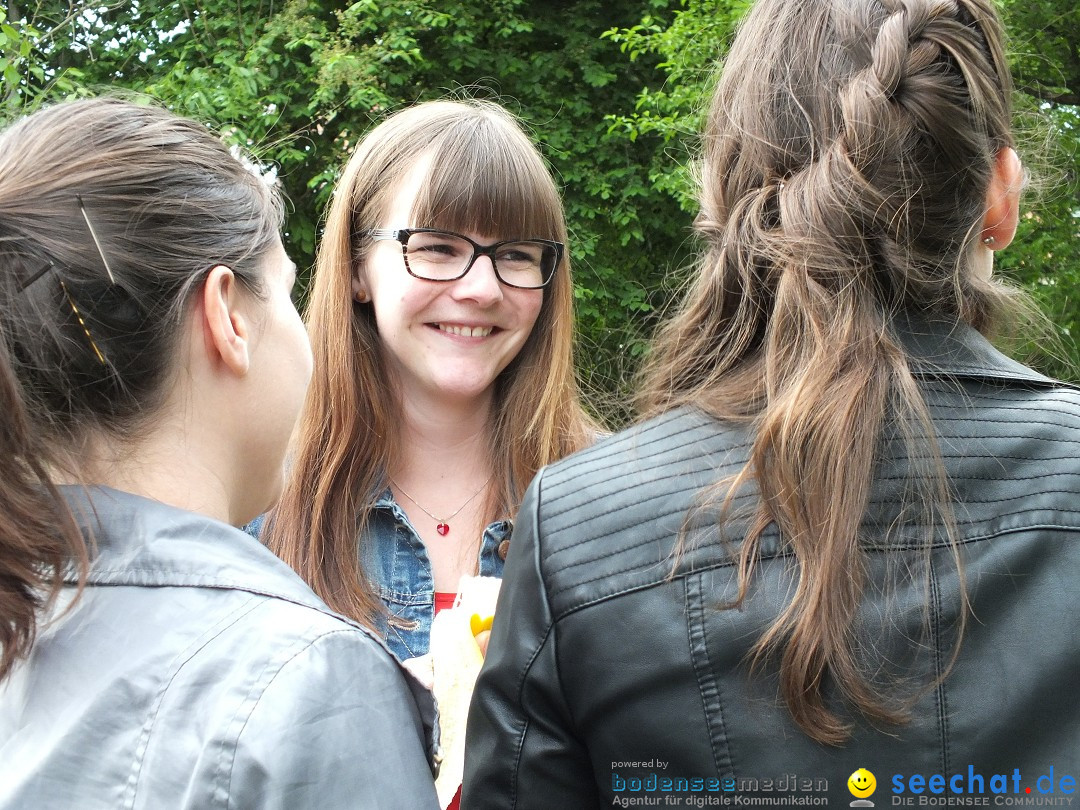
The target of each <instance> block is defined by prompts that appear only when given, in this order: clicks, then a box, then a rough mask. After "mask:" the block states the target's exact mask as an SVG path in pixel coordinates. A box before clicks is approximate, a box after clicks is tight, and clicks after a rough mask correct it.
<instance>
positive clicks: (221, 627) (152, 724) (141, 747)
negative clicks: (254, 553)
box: [127, 596, 261, 807]
mask: <svg viewBox="0 0 1080 810" xmlns="http://www.w3.org/2000/svg"><path fill="white" fill-rule="evenodd" d="M260 601H261V600H260V599H259V598H258V597H254V596H253V597H251V598H249V599H248V600H247V601H245V602H243V603H242V604H241V605H239V606H238V607H237V609H236V610H235V611H234V612H232V613H230V614H228V615H226V616H223V617H222V618H221V619H220V620H219V621H218V622H217V623H216V624H215V625H214V626H213V627H212V628H208V629H207V631H206V633H205V634H204V635H202V636H200V637H199V638H198V639H197V640H195V641H193V642H192V643H191V644H189V645H188V646H187V648H186V649H184V650H182V651H181V652H179V653H177V655H176V656H175V657H174V658H173V662H174V663H176V662H179V663H176V665H175V668H171V674H170V675H169V678H168V680H167V681H166V682H165V684H164V685H163V686H162V687H161V689H160V690H159V692H158V694H157V697H155V699H154V708H153V710H152V711H151V712H150V715H149V716H148V717H147V718H146V722H145V723H144V724H143V728H142V730H141V731H140V734H139V741H138V743H137V744H136V748H135V760H134V762H133V763H132V773H131V776H130V777H129V784H130V785H131V801H130V804H128V805H127V806H128V807H134V806H135V802H136V800H137V798H138V793H139V782H140V780H141V778H142V766H143V764H144V763H145V758H146V752H147V751H149V749H150V740H151V738H152V737H153V735H154V729H155V728H156V726H157V719H158V716H159V714H160V712H161V705H162V703H163V701H164V700H165V696H166V695H167V694H168V692H169V689H170V688H171V687H172V685H173V683H174V682H175V681H176V679H177V678H178V677H179V676H180V673H181V672H183V670H184V667H186V666H187V665H188V664H189V663H191V661H192V660H194V659H195V658H196V657H197V656H198V655H199V653H201V652H202V651H203V650H204V649H206V647H207V646H208V645H209V644H211V643H212V642H213V641H214V640H215V639H217V638H219V637H220V636H221V634H222V633H224V632H225V631H226V630H227V629H229V628H230V627H233V626H235V625H236V624H237V623H238V622H240V621H241V620H243V619H244V618H245V617H247V616H248V615H249V614H250V613H252V611H254V610H256V609H257V608H258V606H259V603H260Z"/></svg>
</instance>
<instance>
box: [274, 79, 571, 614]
mask: <svg viewBox="0 0 1080 810" xmlns="http://www.w3.org/2000/svg"><path fill="white" fill-rule="evenodd" d="M418 166H426V167H427V169H426V171H427V175H426V177H424V178H423V179H422V182H420V183H419V188H418V192H417V195H416V198H415V199H414V200H413V203H412V211H411V221H410V222H389V221H386V217H387V216H389V214H390V211H391V209H392V207H393V203H394V200H395V197H396V195H397V194H398V192H399V191H400V190H401V188H402V187H403V185H405V180H406V179H407V178H408V177H409V174H410V172H412V171H413V169H415V168H417V167H418ZM405 227H426V228H440V229H444V230H448V231H455V232H459V233H473V234H477V235H480V236H482V237H488V238H490V239H491V240H492V241H495V240H500V239H532V238H539V239H551V240H554V241H557V242H565V241H566V225H565V221H564V217H563V210H562V203H561V200H560V198H559V194H558V191H557V189H556V187H555V183H554V181H553V179H552V177H551V173H550V171H549V169H548V167H547V165H546V164H545V162H544V160H543V158H542V156H541V155H540V153H539V151H538V150H537V148H536V146H535V145H534V144H533V143H532V142H531V141H530V139H529V137H528V136H527V135H526V134H525V132H524V130H523V129H522V126H521V124H520V123H519V122H518V121H517V119H515V118H514V117H513V116H512V115H511V114H510V113H508V112H507V111H506V110H504V109H503V108H502V107H500V106H499V105H497V104H494V103H492V102H487V101H478V100H469V101H433V102H427V103H423V104H418V105H415V106H413V107H409V108H406V109H403V110H400V111H398V112H396V113H394V114H392V115H390V116H389V117H388V118H387V119H386V120H384V121H383V122H382V123H380V124H379V125H378V126H376V127H375V128H374V129H372V130H371V131H370V132H369V133H368V134H367V135H365V136H364V138H363V139H362V140H361V141H360V143H359V144H358V145H357V147H356V150H355V152H354V153H353V155H352V157H351V158H350V160H349V162H348V164H347V165H346V166H345V168H344V170H343V172H342V176H341V178H340V180H339V181H338V183H337V187H336V190H335V196H334V199H333V201H332V203H331V206H330V209H329V212H328V215H327V222H326V230H325V233H324V237H323V240H322V242H321V243H320V246H319V256H318V262H317V266H316V275H315V283H314V287H313V289H312V294H311V298H310V301H309V305H308V314H307V320H308V324H309V332H310V335H311V343H312V350H313V353H314V356H315V375H314V378H313V380H312V385H311V388H310V389H309V393H308V400H307V405H306V408H305V413H304V416H303V417H302V418H301V423H300V428H299V432H298V439H297V442H296V444H297V452H296V458H295V464H294V465H293V468H292V476H291V479H290V482H289V484H288V485H287V487H286V491H285V495H284V496H283V498H282V501H281V503H280V504H279V507H278V508H277V510H276V512H275V517H274V519H273V520H272V521H271V522H270V524H269V527H268V534H267V536H268V538H269V539H268V542H269V544H270V546H271V548H273V549H274V550H275V551H276V552H277V553H278V554H279V555H280V556H282V557H283V558H284V559H285V560H286V561H287V562H289V563H290V564H291V565H292V566H293V567H294V568H296V569H297V570H298V571H299V572H300V573H301V574H302V575H303V576H304V578H305V579H306V580H307V581H308V583H309V584H310V585H311V586H312V587H313V588H314V589H315V591H316V592H317V593H319V595H320V596H322V597H323V598H324V599H325V600H326V601H327V602H329V603H330V604H331V606H333V607H335V608H336V609H338V610H340V611H342V612H344V613H346V614H349V615H351V616H353V617H355V618H358V619H362V620H367V621H370V620H372V618H373V617H374V616H375V615H377V614H378V612H379V605H378V603H377V600H376V599H375V597H374V596H373V594H372V592H371V590H370V587H369V586H368V585H367V584H366V583H365V582H364V581H363V579H362V577H360V575H359V573H358V572H359V566H358V564H357V562H356V555H357V550H356V533H357V516H358V515H359V516H360V520H361V522H363V521H364V520H365V519H366V518H365V515H366V514H367V513H368V510H369V509H370V506H371V503H372V501H373V499H374V494H377V491H378V490H379V489H380V488H381V487H384V486H386V485H387V481H386V475H387V472H388V469H389V465H390V464H391V463H392V460H393V458H394V454H395V452H396V447H397V431H398V428H399V426H400V414H401V409H400V406H399V403H398V401H397V393H396V391H395V390H394V385H393V374H392V372H391V368H390V366H389V365H388V364H387V363H386V361H385V358H384V352H383V349H382V346H381V341H380V338H379V332H378V328H377V324H376V321H375V312H374V308H373V307H372V306H371V305H370V304H369V303H367V302H357V301H356V300H354V294H353V289H352V284H353V280H354V278H356V276H357V274H358V273H359V274H360V275H361V276H362V275H363V273H365V272H374V269H373V268H370V269H369V268H368V267H367V264H366V262H367V257H368V255H369V253H370V251H371V250H372V248H373V246H374V244H375V243H374V241H373V240H372V238H371V235H370V233H369V231H370V230H371V229H374V228H405ZM400 272H402V273H404V272H405V268H404V267H402V268H401V271H400ZM572 310H573V289H572V286H571V280H570V272H569V261H568V259H567V258H566V257H565V256H564V258H563V262H562V264H561V266H560V267H559V268H557V270H556V272H555V276H554V277H553V278H552V280H551V281H550V283H549V284H548V285H547V286H546V287H545V288H544V290H543V302H542V304H541V308H540V313H539V316H538V317H537V320H536V323H535V325H534V326H533V329H532V331H531V333H530V335H529V337H528V339H527V340H526V342H525V344H524V345H523V347H522V348H521V351H520V352H519V353H518V355H517V357H516V358H515V359H514V360H513V361H512V362H511V363H510V364H509V365H508V366H507V368H506V369H504V370H503V371H502V372H501V374H500V375H499V377H498V379H497V380H496V390H495V402H494V408H493V414H492V422H493V424H492V430H491V435H490V444H491V448H492V456H493V466H494V469H495V481H496V488H495V490H494V492H495V494H494V495H493V498H492V501H493V503H492V504H490V507H491V509H490V511H492V512H496V513H499V514H510V513H512V512H513V511H514V509H516V506H517V503H518V501H519V500H520V498H521V497H522V495H523V493H524V489H525V487H526V486H527V485H528V482H529V481H530V480H531V478H532V476H533V475H534V474H535V472H536V470H537V469H539V468H540V467H541V466H543V465H544V464H546V463H548V462H550V461H553V460H554V459H556V458H558V457H560V456H562V455H565V454H566V453H568V452H571V451H573V450H576V449H578V448H579V447H581V446H583V444H584V443H585V441H586V437H587V436H588V434H589V433H590V431H591V422H590V421H589V420H588V418H587V417H585V415H584V414H583V412H582V411H581V408H580V406H579V404H578V399H577V386H576V381H575V379H574V372H573V363H572V349H573V345H572V344H573V311H572ZM312 499H313V500H314V503H313V504H312V502H311V501H312Z"/></svg>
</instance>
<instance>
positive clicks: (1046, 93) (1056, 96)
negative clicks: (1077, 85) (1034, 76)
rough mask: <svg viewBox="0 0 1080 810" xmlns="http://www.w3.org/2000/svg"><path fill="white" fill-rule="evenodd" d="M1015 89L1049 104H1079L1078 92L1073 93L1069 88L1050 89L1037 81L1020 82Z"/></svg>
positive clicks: (1079, 94) (1079, 96)
mask: <svg viewBox="0 0 1080 810" xmlns="http://www.w3.org/2000/svg"><path fill="white" fill-rule="evenodd" d="M1017 89H1018V90H1020V91H1021V92H1024V93H1027V94H1028V95H1029V96H1034V97H1035V98H1037V99H1040V100H1041V101H1046V102H1049V103H1050V104H1071V105H1074V106H1080V93H1073V92H1071V91H1069V90H1066V91H1064V92H1060V91H1057V90H1052V89H1050V88H1048V87H1044V86H1043V85H1041V84H1039V83H1038V82H1033V83H1029V84H1022V85H1020V86H1019V87H1018V88H1017Z"/></svg>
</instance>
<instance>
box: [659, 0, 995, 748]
mask: <svg viewBox="0 0 1080 810" xmlns="http://www.w3.org/2000/svg"><path fill="white" fill-rule="evenodd" d="M1002 39H1003V34H1002V30H1001V25H1000V22H999V21H998V18H997V15H996V14H995V12H994V9H993V6H992V5H991V4H990V2H988V0H810V1H809V2H790V0H760V1H759V2H758V3H757V5H756V6H755V7H754V8H753V9H752V10H751V12H750V13H749V14H748V16H747V18H746V19H745V21H744V23H743V25H742V27H741V29H740V31H739V33H738V35H737V37H736V39H735V41H734V44H733V47H732V49H731V52H730V55H729V57H728V58H727V60H726V64H725V65H724V67H723V72H722V74H721V77H720V80H719V84H718V87H717V89H716V92H715V95H714V97H713V100H712V106H711V110H710V112H709V117H708V121H707V124H706V129H705V133H704V144H703V147H704V155H703V160H702V162H701V165H700V176H701V194H700V203H701V212H700V215H699V217H698V219H697V222H696V229H697V231H698V233H699V234H700V236H701V237H702V239H703V241H704V244H705V251H704V254H703V256H702V258H701V261H700V264H699V266H698V267H697V272H696V275H695V277H694V278H693V280H692V284H691V286H690V288H689V289H688V291H687V294H686V297H685V299H684V301H683V303H682V305H681V308H680V309H679V311H678V313H677V314H676V315H675V316H674V317H673V318H671V320H670V321H668V322H667V324H666V325H665V327H664V328H663V329H662V330H661V331H660V332H659V334H658V337H657V339H656V342H655V347H654V349H653V352H652V354H651V356H650V358H649V360H648V363H647V366H646V368H645V370H644V373H643V377H642V387H641V394H640V403H639V404H640V406H641V410H642V411H643V413H644V414H645V415H646V416H648V415H651V414H656V413H659V412H663V411H666V410H669V409H671V408H675V407H678V406H681V405H690V406H694V407H697V408H701V409H704V410H705V411H707V412H709V413H711V414H714V415H715V416H717V417H718V418H722V419H735V420H741V421H745V422H748V423H750V424H752V425H753V427H754V440H753V446H752V448H751V453H750V458H749V461H748V463H747V464H746V466H745V467H744V468H743V470H742V471H741V473H740V474H739V475H737V476H736V477H735V479H734V480H727V481H723V482H720V483H719V484H718V485H717V486H716V487H715V488H714V489H713V490H712V492H711V493H710V498H711V500H712V501H713V502H715V501H720V502H721V503H722V504H724V510H722V511H721V520H723V517H724V515H725V514H726V510H727V509H728V508H729V507H730V505H731V497H732V496H733V494H734V492H735V491H736V489H738V488H739V487H741V486H743V485H745V484H750V483H753V484H754V485H756V487H757V490H758V492H759V493H760V499H759V502H758V506H757V507H756V515H755V516H754V520H753V521H752V522H751V523H750V524H749V525H750V529H749V532H748V534H747V535H746V536H745V539H744V541H743V543H742V545H741V548H739V549H738V551H737V554H738V562H739V567H738V574H739V594H738V600H739V602H741V601H742V600H743V599H744V598H746V597H747V595H748V593H749V589H750V587H751V582H752V578H753V572H754V567H755V562H756V560H757V558H758V553H759V547H760V541H761V539H762V536H763V533H764V532H765V530H766V528H768V527H769V526H770V525H775V526H776V527H777V528H778V529H779V532H780V535H781V537H782V538H783V540H784V542H785V543H786V545H787V546H788V547H789V549H790V550H791V552H792V553H793V554H794V555H795V557H796V559H797V560H798V566H799V568H798V572H799V574H798V582H797V586H796V589H795V592H794V594H793V597H792V599H791V601H790V603H789V604H788V605H787V607H786V608H785V609H784V610H783V611H782V613H781V614H780V616H779V617H778V618H777V619H776V621H775V622H774V623H773V624H772V626H771V627H770V628H768V630H767V631H766V632H765V633H764V634H763V636H762V637H761V638H760V639H759V640H758V641H757V643H756V645H755V647H754V648H753V650H752V653H751V656H752V661H753V662H754V664H755V665H760V664H761V663H763V661H764V660H766V659H768V658H769V657H770V656H772V655H776V656H777V657H778V658H779V666H780V676H781V689H782V694H783V697H784V700H785V702H786V704H787V706H788V708H789V710H790V711H791V714H792V716H793V718H794V720H795V721H796V722H797V723H798V725H799V726H800V727H801V728H802V729H803V730H804V731H805V732H806V733H807V734H808V735H810V736H811V737H812V738H814V739H815V740H818V741H820V742H822V743H828V744H839V743H841V742H843V741H844V740H846V739H848V737H849V736H850V732H851V728H852V725H851V723H850V722H849V721H848V720H847V719H845V718H843V717H841V716H840V715H838V714H837V713H836V712H835V711H833V710H832V709H831V708H830V707H829V706H828V705H827V704H826V702H825V700H824V697H823V691H822V690H823V685H824V682H825V678H826V676H831V678H832V679H833V681H834V682H835V683H836V685H837V686H838V687H839V689H840V691H841V693H842V695H843V696H844V698H845V699H846V700H847V701H848V702H849V704H850V705H852V706H854V707H855V708H856V710H858V711H859V712H861V713H862V714H863V715H865V716H866V717H868V718H870V719H871V720H875V721H879V722H885V723H896V722H902V721H903V720H904V719H905V717H906V714H905V708H904V705H903V702H898V701H896V700H890V699H889V698H888V697H887V696H886V694H885V693H884V692H883V690H882V688H881V686H880V685H878V684H875V683H874V682H873V680H872V679H871V678H869V677H868V676H867V674H866V672H867V671H868V670H867V669H866V668H865V667H863V666H861V664H860V660H859V658H858V656H857V655H856V651H857V649H858V645H857V640H856V638H855V637H854V630H853V627H854V620H855V615H856V611H857V609H858V607H859V603H860V599H861V594H862V592H863V588H864V584H865V556H864V554H865V552H864V551H863V550H862V549H861V547H860V524H861V522H862V520H863V518H864V515H865V513H866V509H867V504H868V499H869V493H870V487H871V484H872V482H873V480H874V473H875V467H876V462H877V461H878V457H879V455H880V453H881V450H882V447H883V444H884V442H885V440H886V438H887V436H888V435H889V434H891V433H892V432H894V431H895V432H896V433H898V434H899V436H898V439H899V442H900V445H901V446H904V447H906V449H907V451H908V453H907V455H908V457H909V458H910V459H913V460H921V462H913V463H912V464H911V470H910V474H911V478H912V486H911V487H910V489H909V491H910V498H911V501H910V503H909V504H908V505H909V507H910V509H909V510H908V512H907V513H906V514H911V515H918V517H919V518H921V519H922V520H923V521H925V522H922V523H919V522H918V521H916V525H924V526H934V525H936V526H938V527H939V529H940V530H943V531H944V532H945V533H946V534H947V535H948V536H949V537H950V539H951V538H952V531H951V526H952V512H951V507H950V501H949V497H948V486H947V481H946V479H945V473H944V468H943V465H942V463H941V455H940V452H939V450H938V448H937V445H936V440H935V433H934V429H933V425H932V422H931V419H930V416H929V412H928V410H927V407H926V404H925V401H924V399H923V395H922V393H921V392H920V389H919V387H918V385H917V384H916V382H915V379H914V377H913V375H912V372H911V369H910V367H909V365H908V357H907V355H906V354H905V351H904V349H903V347H902V345H901V343H900V341H899V339H898V337H897V333H896V330H895V328H894V318H896V317H897V316H898V315H900V314H901V313H905V312H908V313H910V312H918V313H923V314H924V315H929V316H930V317H931V318H934V319H939V320H941V319H944V320H948V321H951V322H954V323H955V322H966V323H968V324H971V325H973V326H974V327H976V328H977V329H980V330H983V331H987V330H989V329H990V328H991V327H992V326H993V325H994V324H995V322H996V321H997V320H998V316H999V314H1000V313H1002V312H1004V311H1006V310H1007V309H1009V308H1010V307H1011V304H1012V302H1013V301H1014V300H1015V299H1016V295H1015V294H1014V293H1013V292H1012V291H1010V290H1008V289H1007V288H1005V287H1003V286H1001V285H999V284H997V283H996V282H991V281H986V280H982V279H979V278H977V277H976V276H975V274H973V273H972V272H971V257H972V254H973V250H974V249H975V244H976V242H977V238H978V236H979V230H980V223H981V222H982V219H983V216H984V213H985V205H986V202H985V200H986V193H987V188H988V185H989V182H990V179H991V173H992V170H993V165H994V160H995V155H996V153H997V152H998V150H999V149H1001V148H1003V147H1006V146H1010V145H1011V136H1010V92H1011V81H1010V78H1009V74H1008V71H1007V68H1006V64H1005V57H1004V46H1003V41H1002ZM706 500H709V499H708V498H707V499H706ZM930 539H931V538H930V537H926V538H925V544H924V546H925V548H924V550H925V554H926V555H928V554H929V543H930ZM952 549H953V559H954V563H955V564H956V565H957V566H959V565H960V558H959V552H958V550H957V547H956V545H955V543H953V544H952ZM962 598H963V599H964V600H965V603H966V596H962ZM961 614H962V615H963V611H961ZM960 634H962V627H961V628H959V629H958V635H957V638H959V636H960ZM957 643H959V642H957Z"/></svg>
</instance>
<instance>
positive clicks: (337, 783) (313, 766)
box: [177, 628, 439, 810]
mask: <svg viewBox="0 0 1080 810" xmlns="http://www.w3.org/2000/svg"><path fill="white" fill-rule="evenodd" d="M357 635H358V634H357V633H356V632H355V631H354V630H352V629H349V628H346V629H342V630H338V631H333V632H330V633H326V634H324V635H322V636H320V637H319V638H317V639H315V640H314V641H313V642H311V643H310V644H309V645H308V646H306V647H305V648H304V649H302V650H298V651H296V654H295V655H293V656H292V657H291V658H290V659H289V660H288V661H287V662H285V663H284V665H283V666H281V668H280V670H279V671H278V672H277V673H276V674H274V675H273V676H272V680H271V681H270V683H269V684H268V686H267V687H266V689H265V691H264V692H263V694H262V696H261V697H260V698H259V700H258V702H257V703H256V704H255V706H254V708H253V709H252V711H251V713H250V715H249V716H244V717H242V718H240V717H238V718H237V719H236V722H238V723H239V722H241V721H242V723H243V730H242V731H241V732H240V733H239V736H238V737H237V738H236V751H235V758H234V760H233V762H232V773H231V777H230V779H229V784H230V790H229V795H230V801H229V806H230V807H233V806H236V807H249V808H260V810H275V809H277V810H299V808H319V809H320V810H333V809H334V808H341V810H345V808H349V810H353V809H354V808H372V810H376V808H384V807H390V806H393V807H402V808H405V807H408V808H416V809H417V810H421V808H431V809H432V810H435V809H436V808H438V806H439V804H438V800H437V798H436V796H435V788H434V783H433V780H432V775H431V771H430V770H429V767H428V759H427V754H426V752H425V750H424V745H423V740H424V739H425V734H424V727H423V722H422V719H421V716H420V713H419V712H418V710H417V703H416V699H415V697H414V696H413V694H411V692H410V689H409V685H408V683H407V682H406V679H405V676H404V674H403V673H402V672H401V671H399V669H398V667H397V666H396V664H395V662H394V661H393V660H392V659H391V657H390V655H388V654H380V655H373V654H370V653H371V652H372V650H370V649H367V648H366V645H360V644H358V643H357ZM380 652H381V651H380ZM365 653H367V654H365ZM387 763H391V764H392V767H391V768H389V769H388V768H387V767H386V765H387ZM237 799H239V801H237ZM177 806H179V805H177Z"/></svg>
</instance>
